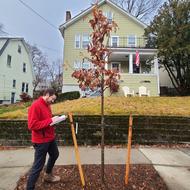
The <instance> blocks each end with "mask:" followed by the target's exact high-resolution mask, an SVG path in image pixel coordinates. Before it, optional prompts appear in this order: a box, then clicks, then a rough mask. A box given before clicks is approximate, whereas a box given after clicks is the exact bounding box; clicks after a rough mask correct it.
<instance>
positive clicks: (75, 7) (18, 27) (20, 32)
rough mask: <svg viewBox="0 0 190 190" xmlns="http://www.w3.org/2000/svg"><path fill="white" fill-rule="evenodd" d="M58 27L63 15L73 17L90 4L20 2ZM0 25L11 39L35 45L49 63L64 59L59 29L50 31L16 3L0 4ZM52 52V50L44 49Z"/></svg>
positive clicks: (76, 0) (3, 0) (81, 0)
mask: <svg viewBox="0 0 190 190" xmlns="http://www.w3.org/2000/svg"><path fill="white" fill-rule="evenodd" d="M22 1H23V2H25V3H26V4H28V5H29V6H30V7H31V8H33V9H34V10H35V11H37V12H38V13H39V14H40V15H41V16H43V17H44V18H46V19H47V20H48V21H49V22H50V23H51V24H53V25H54V26H56V27H57V28H58V27H59V25H60V24H62V23H64V22H65V12H66V11H67V10H69V11H71V15H72V17H73V16H75V15H76V14H78V13H79V12H81V11H82V10H84V9H86V8H88V7H89V6H90V5H91V2H92V0H22ZM0 24H3V25H4V30H5V31H6V32H8V33H9V34H10V35H11V36H19V37H24V39H25V40H26V41H28V42H29V43H30V44H37V45H38V47H40V49H41V50H42V51H43V52H44V53H46V54H47V55H48V57H49V60H50V61H56V60H57V59H58V58H62V55H63V39H62V36H61V33H60V32H59V30H58V29H56V28H53V27H51V26H50V25H48V24H47V23H46V22H45V21H44V20H42V19H41V18H40V17H38V16H37V15H35V14H34V13H33V12H31V11H30V10H29V9H27V8H26V7H25V6H24V5H23V4H21V2H19V0H0ZM47 48H51V50H49V49H47Z"/></svg>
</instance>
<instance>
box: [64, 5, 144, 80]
mask: <svg viewBox="0 0 190 190" xmlns="http://www.w3.org/2000/svg"><path fill="white" fill-rule="evenodd" d="M100 9H101V10H102V11H103V12H108V11H110V12H112V13H113V20H114V21H115V22H116V23H117V24H118V26H119V28H118V30H117V31H116V33H115V32H112V33H111V35H117V36H119V37H127V36H128V35H130V34H134V35H136V36H137V37H142V36H143V34H144V29H143V28H142V26H140V25H139V24H138V23H136V22H134V20H132V19H131V18H130V17H128V16H126V15H124V14H123V13H121V12H120V11H119V10H117V9H116V8H115V7H112V6H110V5H109V4H106V3H105V4H103V5H102V6H100ZM90 19H92V14H91V13H90V14H88V15H86V16H84V17H83V18H82V19H80V20H78V21H77V22H75V23H73V24H72V25H70V26H69V27H67V28H66V29H65V31H64V36H65V38H64V55H63V56H64V74H63V84H77V80H76V79H74V78H72V77H71V74H72V72H73V71H74V69H73V65H74V61H82V59H83V58H84V57H89V54H88V52H87V50H86V49H83V48H79V49H76V48H75V35H76V34H80V35H81V36H82V34H90V33H91V32H92V29H91V27H90V25H89V20H90ZM81 45H82V44H81ZM125 70H127V69H125Z"/></svg>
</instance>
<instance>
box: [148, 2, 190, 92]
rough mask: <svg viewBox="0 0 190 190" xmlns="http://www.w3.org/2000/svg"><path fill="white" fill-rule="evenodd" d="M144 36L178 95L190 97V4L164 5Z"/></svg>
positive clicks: (172, 3) (168, 3)
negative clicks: (152, 45) (156, 51)
mask: <svg viewBox="0 0 190 190" xmlns="http://www.w3.org/2000/svg"><path fill="white" fill-rule="evenodd" d="M145 34H146V36H147V37H148V38H149V42H151V44H154V45H156V46H157V47H158V56H159V57H160V60H159V61H160V64H161V65H163V66H164V68H165V69H166V71H167V72H168V75H169V77H170V79H171V81H172V84H173V86H174V87H175V89H176V90H177V92H178V93H179V95H190V1H189V0H183V1H181V0H169V1H168V2H167V3H164V5H163V6H162V8H161V9H160V10H159V14H158V15H157V16H156V17H155V18H154V20H153V21H152V22H151V24H150V26H149V27H148V28H147V29H146V32H145Z"/></svg>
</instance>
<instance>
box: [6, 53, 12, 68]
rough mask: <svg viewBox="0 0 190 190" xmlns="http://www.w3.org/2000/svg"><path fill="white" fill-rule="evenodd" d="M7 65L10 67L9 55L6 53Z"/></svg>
mask: <svg viewBox="0 0 190 190" xmlns="http://www.w3.org/2000/svg"><path fill="white" fill-rule="evenodd" d="M7 66H9V67H11V56H10V55H7Z"/></svg>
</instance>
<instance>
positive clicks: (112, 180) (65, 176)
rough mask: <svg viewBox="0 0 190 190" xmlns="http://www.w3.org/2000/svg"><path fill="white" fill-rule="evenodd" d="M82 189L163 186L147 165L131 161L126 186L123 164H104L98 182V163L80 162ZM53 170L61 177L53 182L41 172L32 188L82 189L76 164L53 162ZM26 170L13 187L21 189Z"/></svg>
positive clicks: (128, 189) (142, 189)
mask: <svg viewBox="0 0 190 190" xmlns="http://www.w3.org/2000/svg"><path fill="white" fill-rule="evenodd" d="M82 167H83V171H84V175H85V183H86V187H85V190H131V189H136V190H166V189H167V187H166V185H165V183H164V182H163V180H162V178H161V177H160V176H159V175H158V173H157V172H156V170H155V169H154V168H153V166H151V165H139V164H138V165H137V164H134V165H131V166H130V174H129V183H128V186H127V187H126V186H125V183H124V178H125V165H105V184H104V185H103V184H102V183H101V166H100V165H83V166H82ZM54 174H55V175H59V176H60V177H61V181H60V182H58V183H55V184H51V183H47V182H43V178H42V176H43V174H41V175H40V177H39V180H38V182H37V184H36V190H82V187H81V181H80V177H79V171H78V167H77V166H76V165H70V166H55V167H54ZM27 178H28V174H26V175H25V176H23V177H21V178H20V180H19V181H18V183H17V187H16V188H15V190H24V189H25V188H26V181H27Z"/></svg>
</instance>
